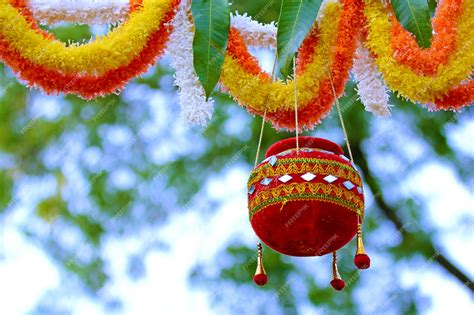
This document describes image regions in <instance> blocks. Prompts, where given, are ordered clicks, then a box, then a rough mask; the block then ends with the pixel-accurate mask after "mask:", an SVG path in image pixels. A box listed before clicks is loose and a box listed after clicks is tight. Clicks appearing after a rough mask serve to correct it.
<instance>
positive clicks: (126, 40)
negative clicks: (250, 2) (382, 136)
mask: <svg viewBox="0 0 474 315" xmlns="http://www.w3.org/2000/svg"><path fill="white" fill-rule="evenodd" d="M179 3H180V0H132V1H130V11H131V13H130V16H129V17H128V19H127V20H126V21H125V22H124V23H122V24H121V25H120V26H119V27H117V28H115V29H114V30H112V31H111V32H110V33H109V34H107V35H106V36H105V37H103V38H97V39H96V40H94V41H91V42H89V43H87V44H84V45H75V44H74V45H69V46H68V45H66V44H64V43H61V42H60V41H58V40H56V39H55V38H54V37H53V36H52V35H51V34H49V33H47V32H45V31H42V30H41V29H39V27H38V26H37V24H36V22H35V21H34V19H33V17H32V14H31V12H29V9H28V1H27V0H0V58H1V59H2V60H3V62H4V63H5V64H7V65H8V66H9V67H10V68H12V70H13V71H14V72H15V73H16V74H17V76H18V77H19V78H20V79H22V80H24V81H26V82H27V83H28V84H29V85H30V86H35V87H39V88H41V89H42V90H44V91H45V92H47V93H61V92H63V93H73V94H77V95H79V96H81V97H84V98H94V97H97V96H99V95H104V94H108V93H113V92H117V91H118V90H120V89H121V88H122V87H123V86H124V85H125V84H126V83H127V82H128V81H129V80H130V79H132V78H133V77H135V76H137V75H139V74H140V73H143V72H144V71H146V69H147V68H148V67H149V66H150V65H152V64H153V63H154V62H155V61H156V58H157V57H158V56H160V55H161V54H162V53H163V51H164V48H165V45H166V42H167V39H168V35H169V33H170V31H171V29H170V28H171V27H170V23H169V22H170V21H171V20H172V19H173V17H174V14H175V12H176V10H177V7H178V5H179ZM432 24H433V30H434V35H433V38H432V46H431V47H430V48H429V49H423V48H420V47H419V46H418V44H417V43H416V41H415V40H414V38H413V36H412V35H411V34H410V33H409V32H407V31H406V30H405V29H404V28H403V27H402V26H401V25H400V23H399V22H398V21H397V20H396V18H395V16H394V14H393V13H392V11H391V8H390V6H389V5H388V6H384V5H383V4H382V2H381V1H380V0H340V2H333V1H328V2H327V3H326V5H325V6H324V9H323V14H322V18H321V19H320V21H319V22H318V23H316V24H315V26H314V28H313V29H312V31H311V32H310V34H309V35H308V37H307V38H306V39H305V41H304V43H303V45H302V47H301V48H300V50H299V54H298V59H297V87H298V89H297V90H298V94H297V96H298V104H299V105H298V110H299V117H300V124H301V126H302V127H306V128H311V127H313V126H314V125H315V124H317V123H318V122H319V121H320V120H321V119H322V118H324V116H325V115H326V114H327V113H328V112H329V110H330V109H331V106H332V104H333V102H334V92H335V94H336V95H337V97H339V96H340V95H341V94H342V93H343V91H344V87H345V83H346V81H347V80H348V77H349V71H350V69H351V67H352V59H353V57H354V52H355V49H356V46H357V40H359V39H361V40H363V41H364V45H365V46H366V47H367V48H369V50H370V52H371V54H372V56H373V57H374V59H375V63H376V65H377V67H378V69H379V70H380V72H381V73H382V75H383V79H384V80H385V82H386V84H387V85H388V87H389V88H390V89H392V90H393V91H396V92H398V93H399V94H400V95H402V96H404V97H406V98H408V99H410V100H412V101H414V102H420V103H424V104H430V106H431V107H433V108H434V109H458V108H460V107H462V106H467V105H470V104H471V103H472V102H474V83H473V80H472V79H471V76H472V73H473V66H474V40H473V38H474V1H471V0H444V1H442V2H441V3H440V4H439V6H438V8H437V11H436V15H435V17H434V18H433V21H432ZM335 26H336V27H335ZM221 83H222V85H223V86H224V87H225V88H226V90H227V91H228V92H229V93H230V94H231V95H232V96H233V97H234V98H235V99H237V100H238V101H239V103H240V104H241V105H242V106H245V107H246V108H247V109H248V110H249V111H250V112H252V113H255V114H258V115H263V113H264V112H265V111H266V112H267V117H268V119H269V120H270V121H272V122H273V124H274V125H275V127H277V128H289V129H292V128H294V109H293V104H294V91H293V82H292V81H291V80H289V81H287V82H286V83H284V82H281V81H277V82H273V81H272V79H271V78H270V76H269V74H267V73H265V72H263V71H262V70H261V69H260V67H259V66H258V62H257V61H256V59H255V58H253V57H252V56H251V55H250V53H249V52H248V47H247V45H246V43H245V42H244V40H243V38H242V36H241V34H240V32H239V30H238V29H236V28H232V29H231V31H230V34H229V44H228V51H227V54H226V57H225V61H224V65H223V69H222V75H221Z"/></svg>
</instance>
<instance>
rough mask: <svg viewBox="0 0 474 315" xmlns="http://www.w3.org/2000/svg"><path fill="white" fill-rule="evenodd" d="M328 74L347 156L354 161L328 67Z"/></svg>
mask: <svg viewBox="0 0 474 315" xmlns="http://www.w3.org/2000/svg"><path fill="white" fill-rule="evenodd" d="M328 74H329V82H330V83H331V88H332V93H333V95H334V100H335V102H336V108H337V113H338V115H339V121H340V122H341V127H342V132H343V134H344V140H345V141H346V146H347V151H348V152H349V158H350V159H351V162H352V163H354V158H353V156H352V150H351V144H350V143H349V137H348V136H347V130H346V125H345V124H344V119H342V112H341V105H340V104H339V98H338V97H337V95H336V88H335V87H334V83H333V81H332V74H331V71H330V70H329V69H328Z"/></svg>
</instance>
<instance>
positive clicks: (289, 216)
mask: <svg viewBox="0 0 474 315" xmlns="http://www.w3.org/2000/svg"><path fill="white" fill-rule="evenodd" d="M299 147H300V150H299V152H297V150H296V138H291V139H285V140H282V141H279V142H277V143H275V144H273V145H272V146H271V147H270V148H269V149H268V151H267V154H266V158H265V160H263V161H262V162H261V163H260V164H258V165H257V167H256V168H255V169H254V170H253V171H252V173H251V174H250V178H249V182H248V190H249V191H248V198H249V216H250V222H251V224H252V228H253V229H254V231H255V233H256V234H257V236H258V237H259V238H260V239H261V240H262V241H263V242H264V243H265V244H267V245H268V246H269V247H271V248H273V249H274V250H276V251H278V252H280V253H282V254H285V255H290V256H322V255H325V254H327V253H330V252H334V251H336V250H338V249H339V248H341V247H342V246H344V245H345V244H347V243H348V242H349V241H350V240H351V239H352V238H353V237H354V236H355V235H356V232H357V221H358V216H361V217H362V216H363V212H364V195H363V190H362V180H361V177H360V175H359V173H358V171H357V170H356V168H355V167H354V165H353V164H352V163H351V162H350V160H349V159H348V158H347V157H345V156H344V152H343V151H342V149H341V147H339V146H338V145H337V144H335V143H333V142H331V141H328V140H325V139H321V138H314V137H299Z"/></svg>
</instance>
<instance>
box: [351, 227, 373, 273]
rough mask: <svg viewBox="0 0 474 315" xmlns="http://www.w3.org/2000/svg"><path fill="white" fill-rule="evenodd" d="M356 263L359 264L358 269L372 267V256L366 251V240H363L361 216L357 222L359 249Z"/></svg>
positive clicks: (355, 259) (355, 258)
mask: <svg viewBox="0 0 474 315" xmlns="http://www.w3.org/2000/svg"><path fill="white" fill-rule="evenodd" d="M354 264H355V265H356V266H357V269H367V268H369V267H370V258H369V256H368V255H367V254H366V253H365V249H364V242H363V241H362V228H361V224H360V218H359V221H358V222H357V251H356V255H355V257H354Z"/></svg>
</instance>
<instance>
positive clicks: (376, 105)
mask: <svg viewBox="0 0 474 315" xmlns="http://www.w3.org/2000/svg"><path fill="white" fill-rule="evenodd" d="M352 74H353V75H354V77H355V79H356V80H357V93H358V94H359V96H360V100H361V102H362V104H364V107H365V110H367V111H369V112H371V113H373V114H374V115H376V116H381V117H388V116H390V107H391V105H389V104H388V99H389V95H388V90H387V87H386V86H385V84H384V82H383V79H382V75H381V73H380V71H379V70H378V68H377V66H376V65H375V62H374V59H373V58H372V56H370V53H369V51H368V49H367V48H365V47H364V46H362V44H359V47H358V48H357V50H356V56H355V58H354V66H353V68H352Z"/></svg>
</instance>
